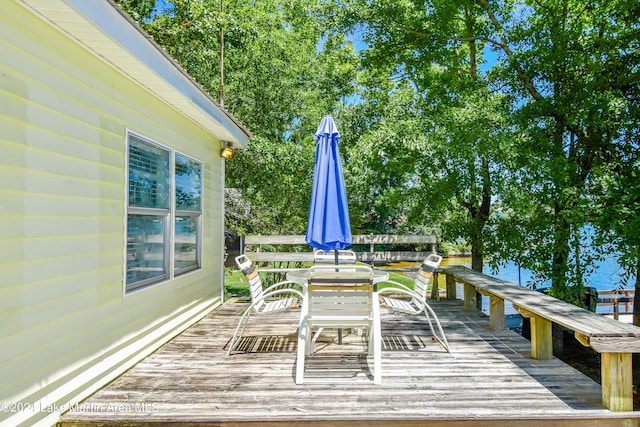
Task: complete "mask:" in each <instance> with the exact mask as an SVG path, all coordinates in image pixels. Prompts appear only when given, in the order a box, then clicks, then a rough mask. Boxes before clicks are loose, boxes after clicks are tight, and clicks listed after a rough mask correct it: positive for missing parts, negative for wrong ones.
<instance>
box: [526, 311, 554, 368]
mask: <svg viewBox="0 0 640 427" xmlns="http://www.w3.org/2000/svg"><path fill="white" fill-rule="evenodd" d="M530 320H531V357H533V358H534V359H537V360H549V359H553V334H552V331H551V322H550V321H549V320H547V319H544V318H542V317H538V316H532V317H531V319H530Z"/></svg>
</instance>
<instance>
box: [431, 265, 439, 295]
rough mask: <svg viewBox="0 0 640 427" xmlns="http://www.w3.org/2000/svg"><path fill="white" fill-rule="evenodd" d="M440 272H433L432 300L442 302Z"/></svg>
mask: <svg viewBox="0 0 640 427" xmlns="http://www.w3.org/2000/svg"><path fill="white" fill-rule="evenodd" d="M438 281H439V278H438V270H436V271H434V272H433V286H431V299H433V300H436V301H440V285H439V283H438Z"/></svg>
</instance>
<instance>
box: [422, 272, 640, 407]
mask: <svg viewBox="0 0 640 427" xmlns="http://www.w3.org/2000/svg"><path fill="white" fill-rule="evenodd" d="M440 272H441V273H444V274H445V275H446V288H447V299H455V298H456V295H455V293H456V290H455V289H456V286H455V283H456V282H461V283H463V284H464V308H465V310H468V311H471V310H477V307H478V294H479V295H484V296H488V297H489V299H490V313H489V316H490V319H489V324H490V327H491V328H492V329H494V330H500V329H504V327H505V315H504V302H505V301H509V302H511V303H512V304H513V306H514V308H515V309H516V310H518V311H519V312H520V314H521V315H522V316H523V317H526V318H529V319H530V320H531V357H533V358H534V359H538V360H544V359H551V358H553V344H552V333H551V324H552V323H556V324H558V325H562V326H564V327H565V328H567V329H569V330H572V331H573V332H574V336H575V337H576V339H577V340H578V341H579V342H580V343H582V345H584V346H587V347H591V348H593V349H594V350H595V351H597V352H598V353H601V356H602V359H601V370H602V373H601V375H602V377H601V378H602V380H601V381H602V382H601V385H602V403H603V405H604V406H606V407H607V408H609V409H610V410H611V411H616V412H618V411H633V392H632V389H633V381H632V369H631V354H632V353H640V328H639V327H637V326H633V325H630V324H626V323H623V322H618V321H616V320H613V319H610V318H607V317H605V316H600V315H598V314H595V313H592V312H591V311H588V310H585V309H582V308H580V307H577V306H575V305H572V304H569V303H566V302H564V301H560V300H558V299H556V298H553V297H550V296H548V295H545V294H543V293H541V292H536V291H534V290H531V289H528V288H525V287H522V286H518V285H516V284H514V283H510V282H506V281H504V280H500V279H497V278H494V277H490V276H487V275H485V274H482V273H479V272H477V271H473V270H471V269H469V268H467V267H463V266H458V265H457V266H447V267H443V268H441V269H440ZM436 283H437V280H436ZM436 286H437V285H436ZM437 294H438V290H437V289H435V292H434V293H433V294H432V295H437Z"/></svg>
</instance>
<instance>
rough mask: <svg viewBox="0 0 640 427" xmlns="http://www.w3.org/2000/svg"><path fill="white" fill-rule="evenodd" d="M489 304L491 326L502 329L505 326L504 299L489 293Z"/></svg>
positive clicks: (493, 328) (494, 328) (497, 329)
mask: <svg viewBox="0 0 640 427" xmlns="http://www.w3.org/2000/svg"><path fill="white" fill-rule="evenodd" d="M489 304H490V306H489V326H490V327H491V329H492V330H494V331H502V330H503V329H504V328H505V320H504V300H503V299H502V298H498V297H497V296H494V295H489Z"/></svg>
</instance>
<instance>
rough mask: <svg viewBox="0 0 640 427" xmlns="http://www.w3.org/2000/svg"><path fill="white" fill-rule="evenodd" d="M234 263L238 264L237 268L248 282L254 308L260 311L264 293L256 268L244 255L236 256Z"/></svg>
mask: <svg viewBox="0 0 640 427" xmlns="http://www.w3.org/2000/svg"><path fill="white" fill-rule="evenodd" d="M236 264H238V268H239V269H240V271H242V274H244V277H245V278H246V279H247V282H248V283H249V292H250V294H251V302H252V303H253V304H254V306H253V307H254V309H255V310H256V311H260V309H261V308H262V305H263V304H264V293H263V292H262V280H260V275H259V274H258V269H257V268H256V266H255V264H254V263H253V262H252V261H251V260H250V259H249V257H248V256H246V255H239V256H237V257H236Z"/></svg>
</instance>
